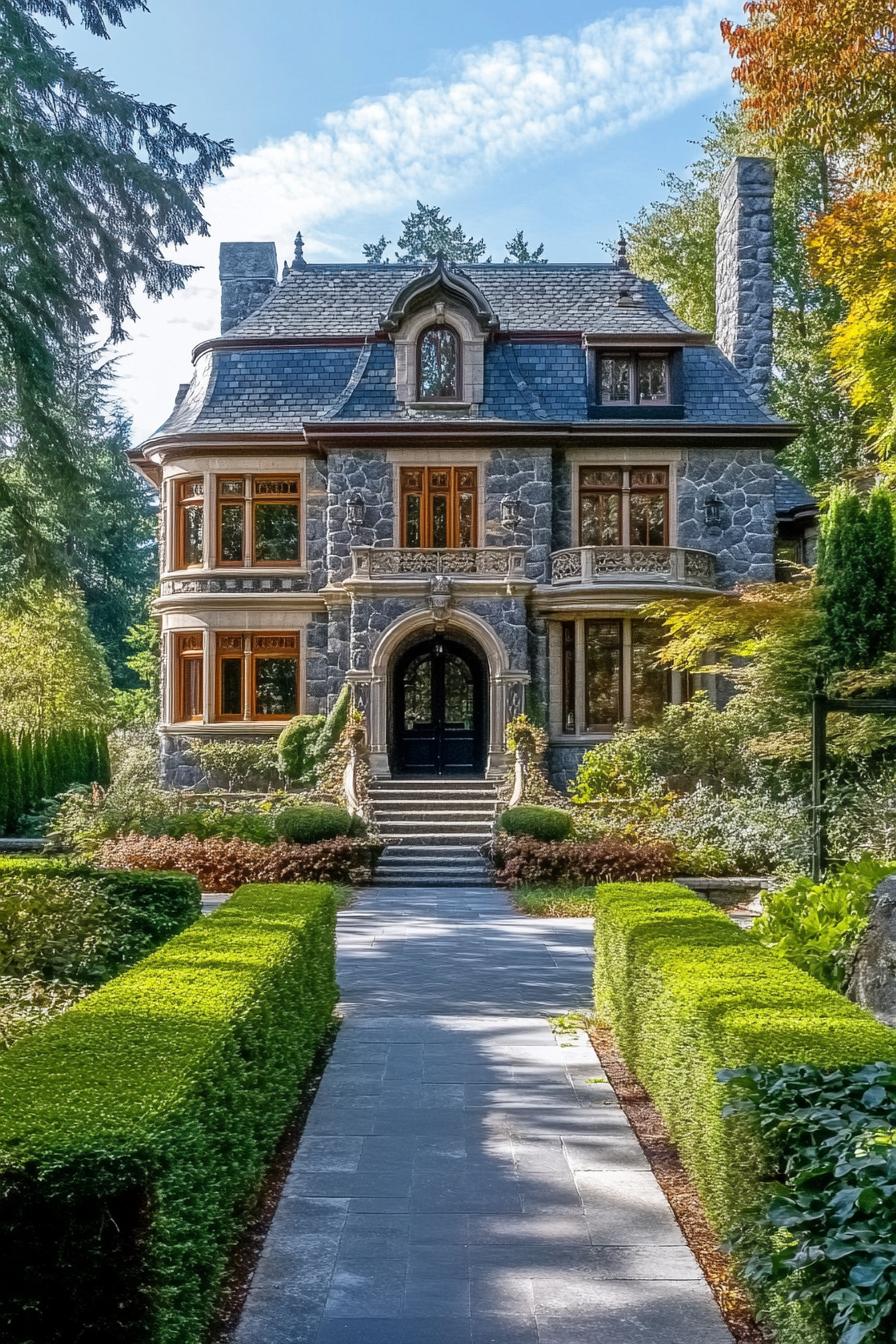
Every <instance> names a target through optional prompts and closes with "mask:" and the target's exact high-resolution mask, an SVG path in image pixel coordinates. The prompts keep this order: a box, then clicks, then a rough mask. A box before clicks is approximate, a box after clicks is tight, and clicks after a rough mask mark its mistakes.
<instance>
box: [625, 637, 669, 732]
mask: <svg viewBox="0 0 896 1344" xmlns="http://www.w3.org/2000/svg"><path fill="white" fill-rule="evenodd" d="M661 644H662V632H661V630H660V628H659V627H658V626H657V625H655V624H654V622H653V621H632V721H633V722H634V723H635V724H641V723H651V722H653V720H655V719H658V718H659V717H660V716H661V714H662V712H663V705H665V704H666V703H667V701H668V699H669V680H670V673H669V670H668V669H667V668H665V667H657V665H656V663H655V661H654V660H655V657H656V652H657V649H658V648H659V647H660V645H661Z"/></svg>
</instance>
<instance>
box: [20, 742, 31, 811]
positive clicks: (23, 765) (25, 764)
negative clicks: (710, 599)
mask: <svg viewBox="0 0 896 1344" xmlns="http://www.w3.org/2000/svg"><path fill="white" fill-rule="evenodd" d="M33 757H34V749H33V745H32V737H31V734H30V733H23V734H22V736H21V737H20V738H19V789H20V793H21V808H22V811H23V812H30V811H31V808H32V806H33V805H34V767H33Z"/></svg>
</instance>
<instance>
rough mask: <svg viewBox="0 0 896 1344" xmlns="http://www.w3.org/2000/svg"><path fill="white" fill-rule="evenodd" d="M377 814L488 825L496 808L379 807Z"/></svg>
mask: <svg viewBox="0 0 896 1344" xmlns="http://www.w3.org/2000/svg"><path fill="white" fill-rule="evenodd" d="M376 816H377V818H378V819H379V820H380V821H403V820H407V821H427V820H430V821H432V822H433V823H434V825H436V826H438V825H440V824H441V822H443V821H469V822H471V823H472V824H473V825H474V826H475V825H477V824H479V825H488V824H490V823H491V822H493V821H494V819H495V809H494V808H488V807H457V806H454V805H452V806H451V807H443V808H436V807H426V806H425V805H422V806H420V807H409V806H407V805H405V806H404V807H378V808H376Z"/></svg>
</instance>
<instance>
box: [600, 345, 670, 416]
mask: <svg viewBox="0 0 896 1344" xmlns="http://www.w3.org/2000/svg"><path fill="white" fill-rule="evenodd" d="M610 359H626V360H628V397H627V398H626V399H625V400H624V401H605V400H604V394H603V363H604V360H610ZM647 359H661V360H662V361H663V364H664V366H665V374H666V395H665V396H664V397H656V398H654V397H651V398H648V399H646V400H644V401H642V400H641V392H640V383H641V379H640V372H641V361H642V360H647ZM596 389H597V401H598V403H599V404H600V405H601V406H669V405H671V404H672V369H671V365H670V361H669V356H668V355H667V354H665V353H663V352H662V351H660V350H657V351H650V350H599V351H598V353H597V379H596Z"/></svg>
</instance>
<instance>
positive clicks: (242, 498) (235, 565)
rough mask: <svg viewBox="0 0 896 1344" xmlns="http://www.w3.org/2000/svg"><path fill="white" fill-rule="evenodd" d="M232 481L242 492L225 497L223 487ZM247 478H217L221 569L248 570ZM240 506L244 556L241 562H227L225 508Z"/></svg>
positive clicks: (217, 556)
mask: <svg viewBox="0 0 896 1344" xmlns="http://www.w3.org/2000/svg"><path fill="white" fill-rule="evenodd" d="M230 481H239V483H240V485H241V486H242V492H241V493H240V494H239V495H223V494H222V493H221V486H222V485H225V484H227V483H228V482H230ZM246 494H247V478H246V477H245V476H237V475H234V476H217V477H216V478H215V563H216V564H217V565H218V566H219V567H220V568H221V569H245V568H246V542H247V540H248V538H247V536H246V518H247V514H248V509H247V507H246V506H247V502H248V501H247V498H246ZM236 506H239V508H241V509H242V512H243V546H242V552H243V553H242V555H241V557H240V559H239V560H225V559H224V558H223V555H224V546H223V528H222V520H223V515H224V509H225V508H234V507H236Z"/></svg>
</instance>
